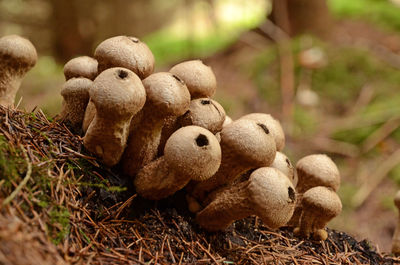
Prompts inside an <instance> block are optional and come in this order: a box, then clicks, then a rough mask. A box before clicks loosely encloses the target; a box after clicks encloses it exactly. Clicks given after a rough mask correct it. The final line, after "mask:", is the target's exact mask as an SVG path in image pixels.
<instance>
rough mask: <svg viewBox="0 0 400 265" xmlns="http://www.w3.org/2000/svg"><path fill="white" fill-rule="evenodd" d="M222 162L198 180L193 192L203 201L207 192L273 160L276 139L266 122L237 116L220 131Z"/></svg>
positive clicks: (194, 195) (192, 188)
mask: <svg viewBox="0 0 400 265" xmlns="http://www.w3.org/2000/svg"><path fill="white" fill-rule="evenodd" d="M220 145H221V149H222V162H221V166H220V168H219V170H218V172H217V173H216V174H215V175H214V176H213V177H211V178H210V179H208V180H206V181H202V182H199V183H195V184H194V185H193V186H192V187H191V188H190V190H189V191H190V193H191V195H192V196H193V197H194V198H196V199H197V200H198V201H200V202H201V201H203V200H204V199H205V196H206V195H207V193H209V192H211V191H212V190H215V189H217V188H219V187H221V186H224V185H228V184H229V183H232V182H233V181H234V180H235V179H236V178H237V177H239V176H240V175H241V174H243V173H244V172H246V171H248V170H250V169H252V168H258V167H264V166H269V165H271V164H272V162H273V160H274V158H275V153H276V147H275V141H274V139H273V138H272V136H271V135H270V131H269V129H268V127H267V126H266V125H264V124H263V123H259V122H254V121H251V120H237V121H234V122H232V123H231V124H229V125H227V126H226V127H224V128H223V129H222V131H221V142H220Z"/></svg>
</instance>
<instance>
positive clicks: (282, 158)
mask: <svg viewBox="0 0 400 265" xmlns="http://www.w3.org/2000/svg"><path fill="white" fill-rule="evenodd" d="M271 167H273V168H276V169H278V170H279V171H281V172H282V173H283V174H285V175H286V176H287V177H288V178H289V179H290V181H292V183H293V185H294V186H296V179H295V172H294V167H293V165H292V163H290V160H289V158H288V157H287V156H286V155H285V154H283V153H281V152H279V151H277V152H276V156H275V159H274V162H272V164H271Z"/></svg>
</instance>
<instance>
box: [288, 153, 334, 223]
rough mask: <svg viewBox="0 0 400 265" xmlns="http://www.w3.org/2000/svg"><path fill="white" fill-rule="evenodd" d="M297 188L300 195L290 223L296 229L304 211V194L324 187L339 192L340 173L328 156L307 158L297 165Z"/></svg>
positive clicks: (320, 155) (317, 155)
mask: <svg viewBox="0 0 400 265" xmlns="http://www.w3.org/2000/svg"><path fill="white" fill-rule="evenodd" d="M296 172H297V186H296V190H297V192H298V193H299V195H298V200H297V205H296V209H295V211H294V214H293V217H292V219H291V220H290V222H289V223H288V225H289V226H293V227H296V226H298V222H299V219H300V215H301V211H302V203H301V200H302V194H303V193H304V192H306V191H307V190H309V189H310V188H313V187H317V186H324V187H328V188H331V189H332V190H334V191H337V190H338V189H339V186H340V173H339V169H338V168H337V166H336V165H335V163H334V162H333V161H332V159H330V158H329V157H328V156H327V155H324V154H313V155H309V156H305V157H303V158H302V159H300V160H299V161H298V162H297V164H296Z"/></svg>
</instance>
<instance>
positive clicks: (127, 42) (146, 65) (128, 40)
mask: <svg viewBox="0 0 400 265" xmlns="http://www.w3.org/2000/svg"><path fill="white" fill-rule="evenodd" d="M94 58H96V59H97V61H98V62H99V65H98V72H99V73H101V72H102V71H104V70H105V69H107V68H111V67H124V68H127V69H129V70H131V71H132V72H134V73H135V74H137V75H138V76H139V77H140V79H144V78H146V77H148V76H149V75H150V74H152V73H153V70H154V55H153V53H152V52H151V51H150V49H149V47H147V45H146V44H145V43H143V42H141V41H140V40H139V39H138V38H135V37H130V36H116V37H112V38H109V39H106V40H104V41H103V42H102V43H100V44H99V45H98V46H97V48H96V50H95V51H94Z"/></svg>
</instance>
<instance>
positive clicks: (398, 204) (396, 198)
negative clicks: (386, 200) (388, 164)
mask: <svg viewBox="0 0 400 265" xmlns="http://www.w3.org/2000/svg"><path fill="white" fill-rule="evenodd" d="M394 204H395V205H396V207H397V209H399V210H400V190H399V191H398V192H397V193H396V195H395V196H394Z"/></svg>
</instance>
